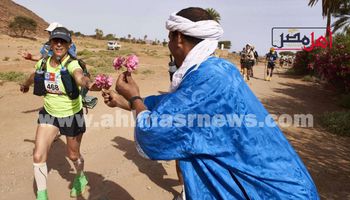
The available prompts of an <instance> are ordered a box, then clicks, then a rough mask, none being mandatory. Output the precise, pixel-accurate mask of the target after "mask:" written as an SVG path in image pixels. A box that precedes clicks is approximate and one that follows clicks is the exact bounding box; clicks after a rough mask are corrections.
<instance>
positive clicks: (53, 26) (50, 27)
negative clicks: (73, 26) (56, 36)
mask: <svg viewBox="0 0 350 200" xmlns="http://www.w3.org/2000/svg"><path fill="white" fill-rule="evenodd" d="M57 27H63V25H62V24H60V23H58V22H52V23H51V24H50V25H49V26H48V27H47V28H46V29H45V31H49V32H52V31H53V30H54V29H55V28H57Z"/></svg>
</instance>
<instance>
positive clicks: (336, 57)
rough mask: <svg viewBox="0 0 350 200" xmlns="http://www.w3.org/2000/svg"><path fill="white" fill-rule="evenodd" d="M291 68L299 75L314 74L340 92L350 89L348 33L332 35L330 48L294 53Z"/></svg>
mask: <svg viewBox="0 0 350 200" xmlns="http://www.w3.org/2000/svg"><path fill="white" fill-rule="evenodd" d="M293 70H294V71H295V72H296V73H297V74H300V75H307V74H309V75H315V76H319V77H321V79H323V80H326V81H327V82H328V83H330V84H331V85H333V86H334V87H335V88H336V89H337V90H338V91H340V92H345V93H347V92H349V91H350V34H348V35H345V34H338V35H337V36H335V37H334V40H333V47H332V48H331V49H322V48H315V49H314V50H312V51H311V52H307V51H299V52H297V54H296V58H295V62H294V65H293Z"/></svg>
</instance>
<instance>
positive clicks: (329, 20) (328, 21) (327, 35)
mask: <svg viewBox="0 0 350 200" xmlns="http://www.w3.org/2000/svg"><path fill="white" fill-rule="evenodd" d="M328 30H331V11H330V8H328V9H327V31H326V37H327V38H328V37H329V31H328Z"/></svg>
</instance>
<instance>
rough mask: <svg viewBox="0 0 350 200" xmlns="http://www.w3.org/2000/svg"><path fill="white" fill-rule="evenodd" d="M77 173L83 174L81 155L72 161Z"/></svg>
mask: <svg viewBox="0 0 350 200" xmlns="http://www.w3.org/2000/svg"><path fill="white" fill-rule="evenodd" d="M73 164H74V167H75V170H76V171H77V175H79V176H81V175H83V174H84V159H83V156H80V158H78V159H77V160H76V161H73Z"/></svg>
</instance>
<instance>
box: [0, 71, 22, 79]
mask: <svg viewBox="0 0 350 200" xmlns="http://www.w3.org/2000/svg"><path fill="white" fill-rule="evenodd" d="M25 78H26V74H24V73H23V72H13V71H11V72H0V80H4V81H15V82H19V81H22V80H24V79H25Z"/></svg>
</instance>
